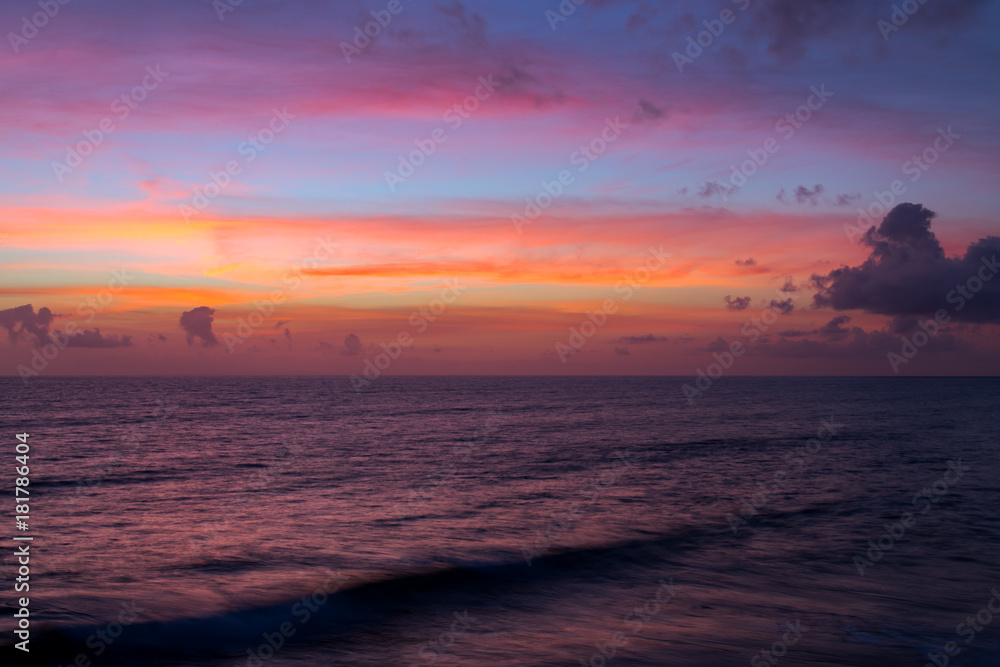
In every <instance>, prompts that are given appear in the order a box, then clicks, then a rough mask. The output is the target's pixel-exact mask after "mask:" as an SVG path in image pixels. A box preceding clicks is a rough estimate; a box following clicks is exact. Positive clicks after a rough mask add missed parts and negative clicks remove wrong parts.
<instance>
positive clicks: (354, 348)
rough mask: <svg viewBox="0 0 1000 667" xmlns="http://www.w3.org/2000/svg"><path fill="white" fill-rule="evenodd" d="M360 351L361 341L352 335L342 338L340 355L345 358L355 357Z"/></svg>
mask: <svg viewBox="0 0 1000 667" xmlns="http://www.w3.org/2000/svg"><path fill="white" fill-rule="evenodd" d="M361 350H362V345H361V339H360V338H358V337H357V336H355V335H354V334H347V337H346V338H344V349H343V350H342V351H341V354H342V355H344V356H345V357H356V356H358V355H359V354H361Z"/></svg>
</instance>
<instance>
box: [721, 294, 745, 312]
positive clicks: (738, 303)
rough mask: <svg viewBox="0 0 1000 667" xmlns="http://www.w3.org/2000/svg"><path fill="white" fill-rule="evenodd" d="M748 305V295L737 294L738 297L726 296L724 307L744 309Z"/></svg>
mask: <svg viewBox="0 0 1000 667" xmlns="http://www.w3.org/2000/svg"><path fill="white" fill-rule="evenodd" d="M749 307H750V297H748V296H738V297H735V298H734V297H731V296H727V297H726V309H727V310H746V309H747V308H749Z"/></svg>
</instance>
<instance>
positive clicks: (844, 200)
mask: <svg viewBox="0 0 1000 667" xmlns="http://www.w3.org/2000/svg"><path fill="white" fill-rule="evenodd" d="M859 201H861V195H860V194H853V195H837V206H850V205H851V204H854V203H856V202H859Z"/></svg>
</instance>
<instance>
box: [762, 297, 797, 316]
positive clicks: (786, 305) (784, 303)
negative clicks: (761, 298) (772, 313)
mask: <svg viewBox="0 0 1000 667" xmlns="http://www.w3.org/2000/svg"><path fill="white" fill-rule="evenodd" d="M768 305H769V306H770V307H771V308H772V309H773V310H776V311H778V312H779V313H781V314H782V315H786V314H788V313H790V312H792V311H793V310H795V304H793V303H792V299H791V298H790V297H789V298H788V299H782V300H781V301H778V300H777V299H771V303H769V304H768Z"/></svg>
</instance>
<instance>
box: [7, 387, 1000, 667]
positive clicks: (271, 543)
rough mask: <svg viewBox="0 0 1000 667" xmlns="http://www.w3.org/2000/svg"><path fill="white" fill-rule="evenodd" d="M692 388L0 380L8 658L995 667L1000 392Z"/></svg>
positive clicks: (998, 649) (998, 647)
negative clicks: (18, 622)
mask: <svg viewBox="0 0 1000 667" xmlns="http://www.w3.org/2000/svg"><path fill="white" fill-rule="evenodd" d="M682 382H683V380H679V379H673V378H380V379H379V380H378V381H377V382H376V383H375V384H374V385H373V386H372V387H371V388H370V389H368V390H367V391H365V392H364V393H361V394H357V393H355V392H354V391H352V390H351V388H350V385H349V382H348V381H347V379H345V378H127V379H109V378H103V379H85V378H84V379H67V378H38V379H36V380H35V381H34V382H33V383H31V384H30V385H28V386H25V385H23V384H22V383H21V381H20V380H18V379H10V380H4V381H2V382H0V392H2V396H3V400H2V405H3V406H4V411H3V414H2V423H3V427H4V430H3V433H4V435H3V438H4V439H5V440H6V441H7V442H8V444H9V446H8V447H5V448H4V450H3V451H6V452H7V454H5V456H8V458H9V459H10V461H9V462H4V463H3V464H2V465H0V469H4V470H8V473H7V474H6V475H5V478H4V479H5V480H6V482H5V484H6V483H8V482H12V481H13V477H14V473H13V472H12V469H13V466H14V462H13V457H14V452H13V449H14V447H13V445H14V443H15V440H14V433H17V432H22V431H27V432H28V433H30V434H31V436H30V444H31V478H32V482H31V487H30V488H31V490H32V501H31V504H32V527H31V531H30V534H31V535H33V536H34V537H35V539H34V542H33V543H32V561H31V584H30V585H31V591H30V597H31V608H32V613H33V616H32V629H33V632H32V641H31V649H32V652H31V655H30V658H31V660H30V661H29V662H24V661H23V654H21V652H18V651H14V650H12V649H10V648H9V647H6V648H3V649H0V662H2V663H3V664H39V665H42V664H66V665H69V664H72V663H73V661H74V660H80V658H79V656H80V655H82V656H84V658H83V660H86V661H89V662H90V664H94V665H102V664H107V665H200V664H204V665H227V666H232V665H250V666H254V665H259V664H267V665H273V666H279V665H358V666H361V665H365V666H367V665H403V666H408V665H421V666H423V665H436V666H441V665H473V666H479V665H539V666H541V665H545V666H550V665H551V666H556V665H565V666H571V665H572V666H576V665H580V664H584V665H595V666H596V667H599V666H600V665H605V664H606V665H622V666H625V665H633V666H637V665H737V664H739V665H745V664H751V665H773V664H784V665H880V666H885V665H896V664H901V665H923V664H925V663H928V662H929V658H928V654H929V653H931V654H937V653H939V652H941V651H943V650H944V647H945V646H946V645H947V644H948V643H949V642H954V643H955V645H954V646H952V651H953V652H954V651H955V650H958V651H960V652H959V653H957V655H955V656H954V657H950V658H949V659H948V664H952V665H991V666H994V665H997V664H1000V614H994V613H993V612H991V611H989V607H990V605H992V607H993V609H996V610H997V611H1000V596H998V597H997V598H996V599H995V600H994V601H992V602H991V598H994V595H995V594H997V593H998V591H1000V551H998V547H1000V503H998V495H1000V494H998V484H1000V474H998V473H1000V447H998V439H997V424H998V406H1000V381H997V380H992V379H895V378H894V379H848V378H839V379H814V378H810V379H805V378H767V379H763V378H760V379H753V378H724V379H723V380H721V381H719V382H717V383H716V385H715V386H713V387H712V388H711V389H710V391H708V392H707V393H706V394H705V395H704V396H703V397H702V398H700V399H699V400H698V402H697V403H696V404H695V405H694V406H689V405H688V404H687V402H686V400H685V399H684V398H683V396H682V394H681V391H680V385H681V384H682ZM8 463H9V465H8ZM776 478H777V479H778V481H777V482H776V481H775V479H776ZM9 501H10V498H9V497H8V502H9ZM8 507H10V505H9V504H8ZM907 513H909V516H907ZM7 514H10V515H12V514H13V512H12V511H10V510H9V511H8V512H7ZM8 520H9V529H8V531H7V534H6V535H2V536H0V537H2V538H3V540H4V543H5V544H6V545H7V546H8V547H9V548H5V549H4V551H3V556H4V559H5V568H4V572H5V573H7V574H5V577H4V579H5V581H8V582H11V580H12V579H13V572H14V569H13V568H14V559H13V555H12V553H13V548H12V547H11V546H10V545H13V544H14V542H12V541H11V540H10V537H12V536H13V535H14V534H16V531H15V530H14V528H13V516H10V517H9V519H8ZM887 524H888V528H887V527H886V525H887ZM904 524H905V525H904ZM887 530H888V531H889V532H890V533H892V535H887V534H886V531H887ZM869 540H872V541H873V543H874V544H875V546H876V549H872V550H871V552H870V553H869V551H870V549H871V547H870V545H869ZM879 541H881V545H882V547H881V549H879V548H878V544H879ZM869 557H870V560H869ZM862 559H863V560H862ZM861 572H863V574H862V573H861ZM4 586H5V595H4V596H3V597H2V598H0V599H2V600H3V602H4V608H3V610H2V616H0V629H2V630H3V634H2V635H0V637H2V639H0V641H2V642H4V643H8V642H10V641H11V638H12V637H13V635H12V633H11V631H12V629H13V619H12V614H13V611H14V608H13V606H12V604H13V594H12V592H11V589H12V582H11V583H9V584H4ZM977 613H978V614H979V620H978V621H976V619H975V616H976V614H977ZM987 615H988V616H989V618H988V619H987ZM969 616H972V617H973V625H962V626H960V624H961V623H963V621H965V619H966V618H967V617H969ZM995 616H996V618H994V617H995ZM788 624H791V625H788ZM975 627H978V628H979V629H978V630H975V629H974V628H975ZM99 633H100V634H99ZM970 635H971V636H970ZM268 641H270V644H268ZM271 645H278V646H280V648H278V649H277V650H274V649H273V648H272V646H271ZM602 651H603V652H602ZM762 651H772V652H771V653H769V654H766V655H765V654H763V653H761V652H762ZM944 656H945V654H943V653H942V654H941V655H935V656H934V658H935V659H936V660H937V661H938V664H941V663H942V661H944V659H945V657H944ZM77 664H82V663H77ZM931 664H933V663H931Z"/></svg>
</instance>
